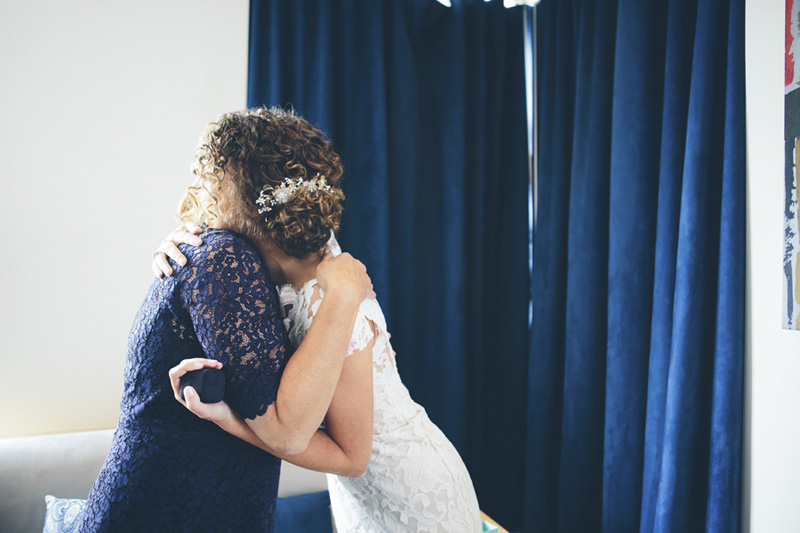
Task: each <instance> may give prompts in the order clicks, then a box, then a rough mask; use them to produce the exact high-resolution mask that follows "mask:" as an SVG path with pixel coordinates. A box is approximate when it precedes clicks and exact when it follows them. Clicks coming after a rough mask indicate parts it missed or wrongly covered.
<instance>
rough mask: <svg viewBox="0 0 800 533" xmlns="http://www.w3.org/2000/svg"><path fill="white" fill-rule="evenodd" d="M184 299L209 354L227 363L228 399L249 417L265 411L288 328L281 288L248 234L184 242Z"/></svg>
mask: <svg viewBox="0 0 800 533" xmlns="http://www.w3.org/2000/svg"><path fill="white" fill-rule="evenodd" d="M183 251H184V253H185V254H186V255H187V258H188V262H187V266H186V267H184V268H181V269H179V270H178V277H179V282H180V285H181V300H182V302H183V305H184V307H185V309H186V310H187V311H188V312H189V314H190V316H191V320H192V323H193V325H194V329H195V333H196V335H197V338H198V340H199V341H200V344H201V345H202V347H203V350H204V351H205V354H206V356H207V357H210V358H212V359H216V360H218V361H221V362H222V363H223V369H224V370H225V374H226V378H227V388H226V391H225V401H226V402H228V405H230V406H231V408H232V409H233V410H234V411H236V412H237V413H239V415H241V416H242V417H243V418H251V419H252V418H255V417H257V416H260V415H263V414H264V413H265V412H266V410H267V408H268V407H269V405H270V404H271V403H272V402H274V401H275V397H276V395H277V392H278V384H279V382H280V377H281V373H282V371H283V367H284V365H285V364H286V358H287V353H286V342H287V339H286V331H285V329H284V326H283V317H282V315H281V312H280V307H279V302H278V297H277V294H276V293H275V291H274V288H273V283H272V280H271V278H270V277H269V274H268V273H267V271H266V267H265V266H264V263H263V262H262V261H261V258H260V256H259V255H258V253H257V252H256V250H255V249H254V248H253V246H252V245H251V244H250V243H249V242H247V241H246V240H245V239H244V238H242V237H240V236H238V235H235V234H232V233H229V232H225V231H210V232H207V233H206V234H204V244H203V245H202V246H199V247H196V248H193V247H187V248H183Z"/></svg>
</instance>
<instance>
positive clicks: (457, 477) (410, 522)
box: [279, 241, 481, 533]
mask: <svg viewBox="0 0 800 533" xmlns="http://www.w3.org/2000/svg"><path fill="white" fill-rule="evenodd" d="M332 246H333V247H334V248H333V249H334V250H335V251H338V250H337V248H338V245H336V243H335V241H333V244H332ZM279 294H280V299H281V307H283V308H284V311H285V316H286V319H285V323H286V329H287V330H288V332H289V339H290V341H291V343H292V344H293V345H294V346H295V347H296V346H299V345H300V343H301V342H302V341H303V338H304V337H305V334H306V332H308V329H309V327H310V326H311V324H312V322H313V320H314V315H315V314H316V312H317V310H318V309H319V305H320V303H321V302H322V298H324V296H325V295H324V291H322V289H321V287H320V286H319V285H318V284H317V282H316V280H311V281H309V282H308V283H306V284H305V286H303V288H302V289H301V290H300V291H295V290H294V289H293V288H292V287H291V286H283V287H281V288H280V289H279ZM370 322H371V323H372V324H373V325H374V329H375V332H376V333H375V334H374V337H375V342H374V344H373V348H372V363H373V394H374V409H375V417H374V430H373V441H372V456H371V459H370V464H369V466H368V467H367V471H366V473H365V474H364V475H363V476H361V477H358V478H348V477H341V476H336V475H333V474H328V489H329V491H330V497H331V507H332V509H333V516H334V519H335V522H336V528H337V531H338V532H339V533H346V532H347V533H349V532H354V533H355V532H358V533H379V532H398V533H399V532H404V533H405V532H433V531H435V532H458V533H471V532H479V531H481V519H480V510H479V508H478V500H477V498H476V496H475V490H474V488H473V486H472V480H471V479H470V476H469V472H468V471H467V468H466V466H465V465H464V462H463V461H462V460H461V457H460V456H459V454H458V452H457V451H456V449H455V448H454V447H453V445H452V444H451V443H450V441H449V440H448V439H447V437H445V435H444V434H443V433H442V432H441V430H439V428H438V427H436V425H434V424H433V422H431V421H430V419H429V418H428V415H427V413H426V412H425V409H423V408H422V407H421V406H420V405H418V404H417V403H415V402H414V401H413V400H412V399H411V396H410V395H409V393H408V389H406V387H405V385H403V382H402V381H401V380H400V375H399V374H398V372H397V366H396V363H395V360H394V356H393V354H392V346H391V343H390V342H389V335H388V332H387V330H386V320H385V318H384V316H383V312H382V311H381V308H380V305H378V302H377V301H376V300H365V301H364V302H362V304H361V308H360V309H359V313H358V317H357V318H356V325H355V327H354V328H353V335H352V339H351V341H350V349H349V354H352V353H354V352H356V351H359V350H363V349H364V348H366V347H367V346H368V345H369V343H370V341H371V340H372V339H373V328H372V327H370Z"/></svg>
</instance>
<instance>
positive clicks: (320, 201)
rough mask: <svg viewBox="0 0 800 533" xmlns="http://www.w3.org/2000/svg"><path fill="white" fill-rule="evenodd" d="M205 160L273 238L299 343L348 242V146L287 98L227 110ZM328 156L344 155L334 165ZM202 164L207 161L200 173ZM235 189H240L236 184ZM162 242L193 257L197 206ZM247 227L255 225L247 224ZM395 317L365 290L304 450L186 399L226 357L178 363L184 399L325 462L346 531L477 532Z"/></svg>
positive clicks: (233, 427)
mask: <svg viewBox="0 0 800 533" xmlns="http://www.w3.org/2000/svg"><path fill="white" fill-rule="evenodd" d="M223 118H224V120H220V121H219V122H218V124H217V129H216V131H215V134H214V136H213V138H216V139H219V140H220V142H218V143H217V144H216V145H214V144H213V143H211V146H210V149H208V150H207V151H206V152H205V153H204V154H202V157H199V158H198V162H199V164H200V165H203V166H209V168H222V169H224V175H225V178H226V180H230V183H228V184H225V183H224V181H223V184H222V185H223V186H222V187H218V188H217V189H218V190H216V191H215V190H213V189H211V188H209V187H207V186H206V184H203V183H201V184H200V189H199V190H203V191H204V194H207V195H209V196H210V197H211V199H212V204H215V203H224V204H225V205H226V209H230V210H232V211H231V212H233V213H237V212H238V213H239V214H240V215H241V217H242V218H243V219H248V218H249V219H252V218H253V217H250V216H248V215H250V214H251V212H253V211H255V210H257V213H258V214H259V215H260V217H259V218H258V219H257V220H258V223H260V224H261V227H260V228H257V229H258V230H259V231H260V232H261V233H263V234H264V236H265V242H267V243H268V244H269V246H268V248H269V249H268V253H267V254H265V256H264V260H265V263H266V266H267V268H268V270H269V273H270V275H271V276H272V278H273V279H274V280H275V282H276V283H277V284H278V285H279V288H278V292H279V295H280V301H281V306H282V308H283V311H284V317H285V320H284V324H285V326H286V329H287V331H288V334H289V339H290V342H291V343H292V345H293V347H297V346H299V345H300V343H301V342H302V340H303V338H304V337H305V335H306V333H307V332H308V330H309V328H310V327H311V324H312V323H313V321H314V319H315V315H316V312H317V310H318V309H319V306H320V303H321V301H322V300H323V298H325V292H324V291H323V290H322V288H321V287H320V286H319V284H318V283H317V280H316V279H315V270H316V267H317V265H318V264H319V263H320V262H321V260H322V258H323V257H324V255H325V254H326V253H330V254H333V255H336V254H338V253H340V250H339V245H338V243H337V242H336V238H335V237H334V232H335V231H336V230H337V229H338V227H339V222H340V218H341V214H342V209H343V208H342V201H343V200H344V194H343V192H342V189H341V175H342V166H341V163H340V161H339V156H338V155H337V154H336V153H335V152H333V150H332V147H331V145H330V143H326V145H325V146H326V149H328V150H329V153H317V151H315V150H316V149H315V150H311V149H309V146H310V145H309V144H308V143H307V142H306V138H307V136H308V135H310V134H313V135H321V132H319V131H318V130H316V129H315V128H313V127H312V126H311V125H310V124H308V122H306V121H305V120H304V119H302V118H300V117H297V116H295V115H294V114H293V113H291V112H287V111H282V110H279V109H256V110H248V111H243V112H238V113H230V114H228V115H225V116H224V117H223ZM319 158H324V159H325V160H326V161H328V162H330V161H331V160H335V163H336V164H335V169H334V171H333V172H331V171H330V170H329V171H328V172H327V175H322V174H321V173H320V172H318V169H319V168H320V165H318V164H317V162H318V160H319ZM199 175H201V176H202V173H199ZM230 191H236V192H237V193H240V194H233V193H231V192H230ZM185 222H187V224H186V226H185V228H179V229H178V230H176V231H175V232H173V233H172V234H171V235H170V236H169V237H168V238H167V240H165V241H164V242H163V243H162V246H161V247H160V248H159V250H160V251H161V252H163V253H159V254H157V256H156V258H155V260H154V262H153V267H154V271H155V272H156V274H157V275H159V276H162V275H171V274H172V271H173V266H172V264H170V263H169V262H168V260H167V258H166V256H167V255H169V256H170V257H171V258H172V259H173V260H174V261H175V262H177V263H178V264H184V263H185V261H186V259H185V257H184V255H183V253H182V252H181V251H180V250H179V249H178V247H177V245H178V244H179V243H184V244H194V243H196V242H197V241H198V237H197V235H198V234H199V232H200V231H201V230H200V229H199V227H198V226H197V224H201V223H202V222H203V219H202V216H199V217H189V218H187V219H186V220H185ZM248 233H250V232H249V231H248ZM389 338H390V335H389V332H388V331H387V327H386V320H385V318H384V316H383V313H382V311H381V307H380V305H379V304H378V302H377V300H375V299H369V300H365V301H364V302H363V303H362V304H361V307H360V310H359V313H358V318H357V319H356V325H355V327H354V329H353V332H352V337H351V342H350V348H349V354H348V358H347V360H346V362H345V365H344V367H343V369H342V373H341V377H340V379H339V383H338V385H337V388H336V391H335V393H334V396H333V400H332V401H331V404H330V407H329V409H328V412H327V415H326V417H325V424H324V427H323V428H321V429H320V430H319V431H318V433H317V435H315V438H313V439H312V440H311V442H310V443H309V446H308V448H307V449H306V450H305V451H304V452H302V453H299V454H294V455H286V454H280V453H275V451H274V450H272V449H270V448H269V447H268V446H266V445H265V444H264V443H263V442H261V441H260V440H259V439H258V437H257V436H256V435H255V434H254V433H253V432H252V431H250V429H249V427H248V426H247V425H246V424H245V423H244V422H243V421H242V419H241V417H239V416H238V415H237V414H236V413H235V412H233V411H232V410H231V409H230V407H229V406H228V405H227V404H226V403H225V402H224V401H223V402H219V403H216V404H204V403H202V402H201V401H200V400H199V399H198V397H197V394H196V393H193V391H192V390H191V388H190V387H187V389H186V391H185V392H186V394H185V397H186V400H185V401H184V400H181V399H180V394H179V388H180V377H181V376H183V375H184V374H185V373H186V372H188V371H191V370H195V369H198V368H201V367H216V368H221V366H222V365H221V363H218V362H216V361H213V360H211V359H205V358H198V359H188V360H184V361H182V362H181V363H180V364H179V365H178V366H176V367H174V368H173V369H172V370H171V371H170V379H171V382H172V387H173V390H174V392H175V396H176V399H177V400H178V401H180V402H181V403H183V404H184V405H185V406H186V407H187V408H188V409H189V410H190V411H192V412H193V413H195V414H196V415H198V416H199V417H201V418H204V419H207V420H210V421H212V422H215V423H216V424H217V425H219V426H220V427H221V428H222V429H224V430H225V431H227V432H228V433H231V434H232V435H235V436H237V437H239V438H242V439H244V440H246V441H248V442H250V443H251V444H253V445H255V446H258V447H260V448H262V449H264V450H266V451H268V452H270V453H273V455H276V456H278V457H281V458H282V459H284V460H286V461H289V462H291V463H294V464H297V465H299V466H302V467H305V468H309V469H312V470H318V471H323V472H328V473H329V474H328V487H329V492H330V498H331V507H332V510H333V515H334V520H335V523H336V528H337V530H338V531H339V532H341V533H344V532H368V533H375V532H384V531H387V532H408V531H419V532H422V531H426V532H427V531H431V532H433V531H437V532H444V531H447V532H458V533H464V532H478V531H481V519H480V511H479V508H478V501H477V498H476V496H475V491H474V489H473V486H472V481H471V479H470V476H469V473H468V471H467V469H466V467H465V465H464V463H463V461H462V460H461V457H460V456H459V454H458V452H457V451H456V449H455V448H454V447H453V445H452V444H451V443H450V441H449V440H448V439H447V437H445V435H444V434H443V433H442V432H441V430H439V428H438V427H436V425H434V424H433V423H432V422H431V420H430V419H429V418H428V416H427V414H426V412H425V409H423V408H422V407H421V406H420V405H419V404H417V403H415V402H414V401H413V400H412V399H411V396H410V395H409V393H408V390H407V389H406V387H405V386H404V385H403V383H402V381H401V379H400V375H399V374H398V371H397V363H396V361H395V357H394V352H393V350H392V346H391V343H390V341H389Z"/></svg>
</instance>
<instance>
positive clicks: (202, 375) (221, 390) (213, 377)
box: [181, 368, 225, 403]
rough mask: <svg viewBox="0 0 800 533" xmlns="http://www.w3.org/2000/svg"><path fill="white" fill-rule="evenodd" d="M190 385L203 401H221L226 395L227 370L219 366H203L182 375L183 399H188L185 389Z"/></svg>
mask: <svg viewBox="0 0 800 533" xmlns="http://www.w3.org/2000/svg"><path fill="white" fill-rule="evenodd" d="M189 386H191V387H194V390H195V391H196V392H197V396H198V397H199V398H200V401H201V402H203V403H217V402H221V401H222V399H223V398H224V397H225V372H223V371H222V370H220V369H217V368H201V369H200V370H192V371H191V372H187V373H185V374H184V375H183V377H181V400H184V401H185V400H186V398H184V397H183V389H185V388H186V387H189Z"/></svg>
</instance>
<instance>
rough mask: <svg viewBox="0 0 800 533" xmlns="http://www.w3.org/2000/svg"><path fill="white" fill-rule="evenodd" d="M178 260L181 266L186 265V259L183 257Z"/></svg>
mask: <svg viewBox="0 0 800 533" xmlns="http://www.w3.org/2000/svg"><path fill="white" fill-rule="evenodd" d="M178 262H179V263H180V264H181V266H186V259H181V260H180V261H178Z"/></svg>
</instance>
